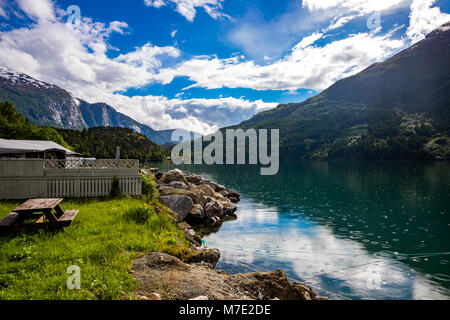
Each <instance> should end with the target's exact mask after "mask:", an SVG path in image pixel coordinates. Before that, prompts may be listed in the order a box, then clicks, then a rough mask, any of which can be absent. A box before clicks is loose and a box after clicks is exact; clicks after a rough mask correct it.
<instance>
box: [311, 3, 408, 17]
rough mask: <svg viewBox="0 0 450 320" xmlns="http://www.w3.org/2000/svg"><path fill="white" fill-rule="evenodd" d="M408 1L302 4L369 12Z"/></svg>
mask: <svg viewBox="0 0 450 320" xmlns="http://www.w3.org/2000/svg"><path fill="white" fill-rule="evenodd" d="M406 2H408V1H407V0H303V1H302V6H303V7H304V8H307V9H308V10H310V11H317V10H331V9H342V10H346V11H358V12H360V13H362V14H367V13H371V12H375V11H384V10H389V9H392V8H394V7H397V6H399V5H402V4H404V3H406Z"/></svg>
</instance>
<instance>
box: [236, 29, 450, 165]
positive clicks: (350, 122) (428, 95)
mask: <svg viewBox="0 0 450 320" xmlns="http://www.w3.org/2000/svg"><path fill="white" fill-rule="evenodd" d="M449 61H450V23H447V24H445V25H443V26H442V27H440V28H438V29H436V30H434V31H433V32H432V33H430V34H429V35H428V36H427V37H426V39H424V40H423V41H421V42H419V43H417V44H415V45H413V46H412V47H411V48H409V49H407V50H404V51H402V52H400V53H398V54H397V55H395V56H393V57H391V58H390V59H388V60H386V61H385V62H382V63H377V64H374V65H372V66H370V67H368V68H367V69H365V70H364V71H362V72H360V73H358V74H356V75H354V76H351V77H349V78H346V79H343V80H340V81H337V82H336V83H335V84H333V85H332V86H331V87H329V88H328V89H326V90H325V91H323V92H322V93H321V94H319V95H317V96H315V97H313V98H310V99H308V100H307V101H304V102H302V103H294V104H287V105H280V106H278V107H277V108H275V109H272V110H269V111H265V112H262V113H259V114H257V115H255V116H254V117H253V118H251V119H249V120H248V121H244V122H242V123H241V124H240V125H238V126H234V127H232V128H238V127H239V128H243V129H248V128H279V129H280V139H281V141H280V154H281V156H282V157H284V159H295V160H299V159H342V158H352V159H450V138H449V136H450V112H449V107H450V64H449Z"/></svg>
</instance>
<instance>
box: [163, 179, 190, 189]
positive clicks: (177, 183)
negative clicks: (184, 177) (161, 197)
mask: <svg viewBox="0 0 450 320" xmlns="http://www.w3.org/2000/svg"><path fill="white" fill-rule="evenodd" d="M167 186H169V187H172V188H176V189H181V190H187V189H189V188H190V186H186V185H185V184H184V183H183V182H180V181H170V182H169V183H168V184H167Z"/></svg>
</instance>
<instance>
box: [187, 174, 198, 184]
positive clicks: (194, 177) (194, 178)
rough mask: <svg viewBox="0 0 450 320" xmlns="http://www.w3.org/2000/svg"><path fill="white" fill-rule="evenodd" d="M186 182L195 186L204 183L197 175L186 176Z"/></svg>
mask: <svg viewBox="0 0 450 320" xmlns="http://www.w3.org/2000/svg"><path fill="white" fill-rule="evenodd" d="M186 180H187V181H188V182H191V183H193V184H195V185H199V184H201V183H202V177H200V176H199V175H196V174H193V175H188V176H186Z"/></svg>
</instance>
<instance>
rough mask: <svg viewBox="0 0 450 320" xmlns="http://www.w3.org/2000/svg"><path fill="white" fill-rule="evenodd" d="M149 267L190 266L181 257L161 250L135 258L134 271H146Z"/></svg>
mask: <svg viewBox="0 0 450 320" xmlns="http://www.w3.org/2000/svg"><path fill="white" fill-rule="evenodd" d="M149 268H150V269H158V270H172V269H174V270H180V271H187V270H189V267H188V266H187V265H186V264H185V263H183V262H182V261H181V260H180V259H178V258H176V257H174V256H171V255H169V254H166V253H161V252H150V253H148V254H147V255H146V256H144V257H142V258H140V259H137V260H134V262H133V265H132V267H131V269H132V270H134V271H145V270H148V269H149Z"/></svg>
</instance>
